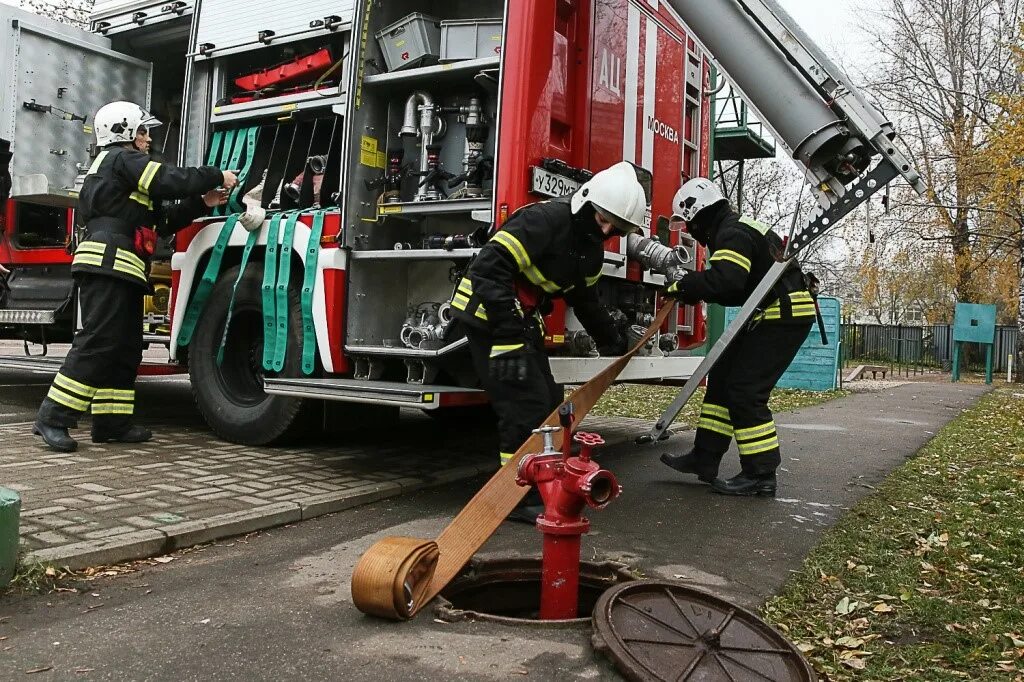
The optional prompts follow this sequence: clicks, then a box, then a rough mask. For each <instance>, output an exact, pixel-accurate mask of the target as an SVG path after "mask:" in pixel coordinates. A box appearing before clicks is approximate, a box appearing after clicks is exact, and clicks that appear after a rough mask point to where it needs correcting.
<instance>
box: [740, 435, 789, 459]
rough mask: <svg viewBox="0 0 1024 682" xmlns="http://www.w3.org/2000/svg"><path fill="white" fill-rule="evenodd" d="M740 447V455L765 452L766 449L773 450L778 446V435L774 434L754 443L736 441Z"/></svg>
mask: <svg viewBox="0 0 1024 682" xmlns="http://www.w3.org/2000/svg"><path fill="white" fill-rule="evenodd" d="M737 446H738V447H739V449H740V455H741V456H742V455H756V454H759V453H761V452H767V451H768V450H774V449H775V448H777V447H779V437H778V436H775V437H774V438H770V439H769V440H765V441H760V440H759V441H757V442H754V443H737Z"/></svg>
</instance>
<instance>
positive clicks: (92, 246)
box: [75, 241, 107, 256]
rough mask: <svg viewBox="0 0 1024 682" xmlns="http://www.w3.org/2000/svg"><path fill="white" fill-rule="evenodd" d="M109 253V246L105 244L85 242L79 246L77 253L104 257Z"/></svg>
mask: <svg viewBox="0 0 1024 682" xmlns="http://www.w3.org/2000/svg"><path fill="white" fill-rule="evenodd" d="M106 252H107V245H106V244H104V243H103V242H91V241H84V242H82V243H81V244H79V245H78V249H76V250H75V253H98V254H99V255H101V256H102V255H103V254H105V253H106Z"/></svg>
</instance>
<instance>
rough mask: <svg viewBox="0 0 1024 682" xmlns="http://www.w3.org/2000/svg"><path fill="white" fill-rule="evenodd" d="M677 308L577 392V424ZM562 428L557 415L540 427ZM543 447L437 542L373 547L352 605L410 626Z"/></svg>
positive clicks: (492, 483) (393, 540)
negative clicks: (526, 465)
mask: <svg viewBox="0 0 1024 682" xmlns="http://www.w3.org/2000/svg"><path fill="white" fill-rule="evenodd" d="M674 306H675V302H674V301H669V302H667V303H665V304H664V305H663V306H662V308H661V310H659V311H658V314H657V316H656V317H655V318H654V321H653V322H652V323H651V326H650V327H648V328H647V331H646V333H645V334H644V335H643V337H642V338H641V339H640V341H639V342H638V343H636V344H635V345H634V346H633V348H632V349H630V351H629V352H628V353H626V354H625V355H623V356H622V357H621V358H619V359H617V360H616V361H615V362H613V363H611V364H610V365H608V367H606V368H605V369H604V370H602V371H601V373H599V374H598V375H597V376H595V377H594V378H593V379H591V380H590V381H588V382H587V383H585V384H583V385H582V386H580V387H579V388H577V389H576V390H575V391H573V392H572V395H570V396H569V398H568V400H567V401H566V402H572V404H573V407H574V409H575V414H576V420H577V423H579V422H582V421H583V418H584V417H586V416H587V413H588V412H589V411H590V409H591V408H592V407H593V406H594V404H595V403H597V401H598V399H600V397H601V396H602V395H603V394H604V392H605V391H606V390H608V387H609V386H611V384H612V382H613V381H615V378H616V377H618V376H619V374H620V373H621V372H622V370H623V369H624V368H625V367H626V364H627V363H628V362H629V360H630V358H632V357H633V355H634V354H635V353H636V352H637V351H638V350H640V348H642V347H643V346H644V345H645V344H646V343H647V341H648V339H650V338H651V337H653V336H654V334H656V333H657V331H658V329H660V328H661V325H662V323H664V322H665V320H666V319H667V318H668V316H669V314H670V313H671V312H672V310H673V309H674ZM558 423H559V421H558V410H557V409H556V410H555V411H554V412H552V413H551V414H550V415H548V417H547V419H545V420H544V423H543V424H541V425H539V426H548V425H552V426H554V425H558ZM560 440H561V434H555V446H556V447H559V446H560V444H561V443H560ZM542 446H543V440H542V438H541V436H540V435H538V434H533V435H532V436H530V438H529V439H528V440H527V441H526V442H525V443H523V445H522V446H521V447H520V448H519V450H517V451H516V454H515V456H514V457H513V458H512V460H511V461H509V463H508V464H506V465H505V466H503V467H501V469H499V470H498V472H497V473H496V474H494V476H492V477H491V480H489V481H487V483H485V484H484V486H483V488H481V489H480V491H479V492H477V494H476V495H474V496H473V499H472V500H470V501H469V503H468V504H467V505H466V506H465V507H464V508H463V509H462V511H460V512H459V514H458V515H457V516H456V517H455V518H454V519H453V520H452V522H451V523H450V524H448V527H447V528H445V529H444V530H443V531H441V535H440V536H439V537H438V538H437V540H422V539H419V538H407V537H387V538H384V539H383V540H380V541H378V542H377V543H375V544H374V545H373V546H372V547H370V549H368V550H367V551H366V553H365V554H363V556H362V557H361V558H360V559H359V563H358V564H356V568H355V571H354V572H353V573H352V601H353V602H354V603H355V605H356V608H357V609H359V610H360V611H362V612H363V613H367V614H370V615H373V616H380V617H381V618H389V619H391V620H409V619H410V618H412V617H413V616H414V615H416V612H417V611H419V610H420V609H421V608H423V607H424V606H426V605H427V604H428V603H429V602H430V600H431V599H433V598H434V597H436V596H437V595H438V593H440V592H441V590H443V589H444V587H445V586H446V585H447V584H448V583H449V582H451V580H452V578H454V577H455V576H456V575H457V574H458V573H459V571H461V570H462V567H463V566H465V565H466V562H468V561H469V560H470V558H472V556H473V555H474V554H475V553H476V552H477V550H479V549H480V547H482V546H483V544H484V543H485V542H487V539H488V538H489V537H491V535H493V534H494V531H495V530H497V529H498V526H500V525H501V523H502V522H503V521H504V520H505V518H506V517H507V516H508V515H509V513H510V512H511V511H512V510H513V509H514V508H515V506H516V505H517V504H518V503H519V501H520V500H522V499H523V497H524V496H525V495H526V492H527V487H524V486H520V485H517V484H516V475H517V473H518V469H519V461H520V460H521V459H522V458H523V457H524V456H526V455H527V454H529V453H531V452H539V451H540V449H541V447H542Z"/></svg>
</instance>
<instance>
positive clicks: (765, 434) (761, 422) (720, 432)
mask: <svg viewBox="0 0 1024 682" xmlns="http://www.w3.org/2000/svg"><path fill="white" fill-rule="evenodd" d="M810 327H811V322H806V323H802V322H799V323H784V324H770V323H769V324H765V323H763V322H762V323H761V324H759V325H757V326H756V327H754V328H753V329H748V330H746V331H744V332H743V333H742V334H741V335H740V336H739V338H737V339H736V340H735V341H734V342H733V343H732V345H731V346H730V347H729V348H728V349H726V351H725V353H724V354H723V355H722V357H721V358H719V360H718V362H717V363H716V364H715V366H714V367H713V368H712V369H711V373H710V374H709V375H708V387H707V391H706V392H705V394H704V404H703V405H702V406H701V410H700V418H699V421H698V422H697V436H696V440H695V442H694V448H693V452H694V456H695V458H696V461H697V466H698V467H699V468H701V469H702V470H704V471H706V472H708V473H711V474H717V472H718V466H719V464H720V463H721V461H722V457H723V456H724V455H725V453H726V451H727V450H728V449H729V444H730V443H731V442H732V439H733V438H735V439H736V445H737V447H738V449H739V452H740V466H741V467H742V471H743V473H744V474H745V475H748V476H752V477H755V478H763V477H766V476H769V475H771V474H773V473H774V472H775V470H776V469H777V468H778V467H779V464H781V462H782V454H781V452H780V450H779V435H778V433H777V432H776V430H775V421H774V419H773V418H772V412H771V410H769V409H768V398H769V397H770V396H771V392H772V389H773V388H775V384H776V383H778V381H779V379H780V378H781V377H782V375H783V374H784V373H785V372H786V369H787V368H788V367H789V365H790V363H791V362H792V361H793V358H794V357H796V354H797V352H798V351H799V350H800V346H801V345H803V342H804V340H805V339H806V338H807V334H808V332H809V331H810Z"/></svg>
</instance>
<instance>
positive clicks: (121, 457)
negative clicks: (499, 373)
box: [0, 415, 649, 568]
mask: <svg viewBox="0 0 1024 682" xmlns="http://www.w3.org/2000/svg"><path fill="white" fill-rule="evenodd" d="M587 424H588V427H593V428H596V429H599V430H600V431H601V432H602V434H604V436H605V438H606V439H608V440H609V441H610V442H616V441H617V442H621V441H624V440H627V439H629V438H632V437H634V436H635V435H637V434H638V433H641V432H643V431H646V429H647V428H649V424H648V423H647V422H643V421H639V420H632V419H612V418H593V419H591V420H588V422H587ZM0 442H2V443H3V444H4V445H3V449H2V452H0V484H2V485H4V486H6V487H9V488H13V489H14V490H16V491H18V493H19V494H20V495H21V497H22V518H21V542H22V550H23V552H26V553H27V554H28V556H27V558H28V560H29V561H32V560H40V561H51V562H54V563H58V564H60V565H64V566H70V567H71V568H81V567H84V566H89V565H98V564H105V563H113V562H117V561H125V560H130V559H137V558H142V557H146V556H153V555H156V554H160V553H163V552H168V551H172V550H175V549H179V548H181V547H186V546H190V545H194V544H199V543H202V542H209V541H211V540H215V539H218V538H222V537H226V536H230V535H237V534H240V533H246V532H251V531H253V530H258V529H260V528H267V527H271V526H275V525H280V524H285V523H291V522H295V521H299V520H302V519H306V518H311V517H314V516H318V515H321V514H326V513H330V512H334V511H339V510H342V509H346V508H350V507H353V506H356V505H358V504H365V503H369V502H373V501H376V500H380V499H382V498H385V497H390V496H394V495H400V494H402V493H406V492H409V491H412V490H417V489H421V488H425V487H429V486H434V485H440V484H444V483H451V482H454V481H459V480H463V479H468V478H472V477H474V476H477V475H478V474H483V473H488V472H491V471H493V470H494V467H495V463H494V455H493V450H494V447H493V446H492V445H491V443H490V438H488V437H487V436H486V435H482V434H481V433H480V432H476V433H473V432H466V433H462V432H460V431H458V430H453V429H450V428H446V427H445V426H444V425H442V424H440V423H437V422H435V421H434V420H432V419H429V418H427V417H424V416H420V415H416V416H413V417H410V418H403V419H402V421H401V422H400V425H399V426H398V427H397V428H389V429H387V430H384V431H381V432H374V431H371V430H369V429H368V430H367V431H365V432H363V433H360V434H357V435H350V436H342V437H339V438H338V440H337V443H338V444H337V445H330V444H326V443H318V444H316V445H315V446H311V447H291V448H270V447H263V448H253V447H249V446H243V445H234V444H231V443H226V442H223V441H218V440H216V439H215V438H214V437H213V436H212V435H211V434H210V433H208V432H206V431H204V430H202V429H195V428H191V429H183V430H180V431H169V430H165V431H163V432H161V433H158V434H157V436H156V437H155V438H154V440H153V441H151V442H149V443H145V444H143V445H139V446H111V445H94V444H92V443H89V442H88V441H87V440H86V441H85V442H82V443H81V444H80V449H79V450H78V451H77V452H74V453H71V454H59V453H54V452H52V451H48V450H45V449H43V448H42V447H40V444H39V440H38V438H37V437H35V436H33V435H32V434H31V426H30V425H29V424H12V425H5V426H0Z"/></svg>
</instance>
